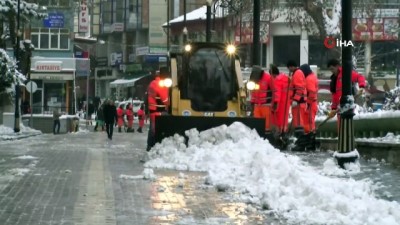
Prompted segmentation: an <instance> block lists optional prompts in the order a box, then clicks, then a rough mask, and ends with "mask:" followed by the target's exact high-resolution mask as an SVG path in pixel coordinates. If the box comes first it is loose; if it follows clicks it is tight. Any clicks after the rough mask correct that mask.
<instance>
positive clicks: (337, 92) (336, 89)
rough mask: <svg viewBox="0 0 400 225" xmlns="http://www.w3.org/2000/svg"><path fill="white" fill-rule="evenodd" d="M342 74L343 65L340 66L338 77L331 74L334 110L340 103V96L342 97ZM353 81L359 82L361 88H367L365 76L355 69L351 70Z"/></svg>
mask: <svg viewBox="0 0 400 225" xmlns="http://www.w3.org/2000/svg"><path fill="white" fill-rule="evenodd" d="M342 76H343V75H342V67H339V73H338V75H337V77H336V76H335V75H332V76H331V93H332V104H331V109H332V110H336V109H337V108H338V106H339V104H340V98H341V97H342ZM335 81H336V82H335ZM351 83H352V84H354V83H358V86H359V87H360V88H365V77H364V76H363V75H361V74H359V73H357V72H356V71H354V70H353V71H352V72H351ZM333 84H335V85H333Z"/></svg>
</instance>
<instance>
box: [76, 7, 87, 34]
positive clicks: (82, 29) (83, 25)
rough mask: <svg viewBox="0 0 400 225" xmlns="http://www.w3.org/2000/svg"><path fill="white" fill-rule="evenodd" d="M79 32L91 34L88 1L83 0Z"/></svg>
mask: <svg viewBox="0 0 400 225" xmlns="http://www.w3.org/2000/svg"><path fill="white" fill-rule="evenodd" d="M78 31H79V32H80V33H86V32H89V9H88V6H87V0H81V4H80V11H79V21H78Z"/></svg>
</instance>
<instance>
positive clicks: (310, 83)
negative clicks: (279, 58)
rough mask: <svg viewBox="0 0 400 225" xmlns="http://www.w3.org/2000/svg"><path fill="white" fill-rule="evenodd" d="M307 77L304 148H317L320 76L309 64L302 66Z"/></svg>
mask: <svg viewBox="0 0 400 225" xmlns="http://www.w3.org/2000/svg"><path fill="white" fill-rule="evenodd" d="M300 69H301V71H303V73H304V76H305V77H306V89H307V109H306V110H305V111H304V113H303V124H304V136H302V138H303V143H304V148H305V149H304V150H310V151H312V150H315V149H316V146H315V145H316V140H315V117H316V115H317V111H318V77H317V75H316V74H315V73H314V72H313V71H312V70H311V68H310V66H309V65H308V64H303V65H301V66H300Z"/></svg>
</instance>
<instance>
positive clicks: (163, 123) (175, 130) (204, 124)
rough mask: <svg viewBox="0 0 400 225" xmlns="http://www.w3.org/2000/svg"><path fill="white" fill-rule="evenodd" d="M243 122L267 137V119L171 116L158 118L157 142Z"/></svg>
mask: <svg viewBox="0 0 400 225" xmlns="http://www.w3.org/2000/svg"><path fill="white" fill-rule="evenodd" d="M236 121H238V122H242V123H243V124H245V125H246V126H248V127H250V128H251V129H255V130H256V131H257V133H258V134H259V135H260V136H261V137H264V136H265V119H259V118H251V117H202V116H170V115H165V116H164V115H163V116H157V117H156V126H155V130H156V134H155V138H156V142H161V141H162V139H164V138H166V137H170V136H173V135H174V134H179V135H181V136H185V135H184V134H185V131H186V130H190V129H192V128H196V129H197V130H198V131H199V132H200V131H204V130H208V129H210V128H213V127H218V126H220V125H223V124H225V125H227V126H229V125H230V124H232V123H233V122H236Z"/></svg>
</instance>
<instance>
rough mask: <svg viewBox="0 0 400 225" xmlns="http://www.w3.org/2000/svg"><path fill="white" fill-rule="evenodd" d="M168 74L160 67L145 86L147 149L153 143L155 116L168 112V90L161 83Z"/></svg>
mask: <svg viewBox="0 0 400 225" xmlns="http://www.w3.org/2000/svg"><path fill="white" fill-rule="evenodd" d="M168 76H169V72H168V69H167V68H165V67H163V68H160V71H159V72H156V74H155V78H154V80H153V81H151V82H150V84H149V87H148V88H147V104H148V109H149V114H150V129H149V133H148V137H147V151H150V149H151V148H152V147H153V146H154V145H155V143H156V141H155V120H156V117H157V116H160V115H161V114H163V113H166V112H168V107H169V94H168V92H169V90H168V87H166V86H164V85H163V79H165V78H167V77H168Z"/></svg>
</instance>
